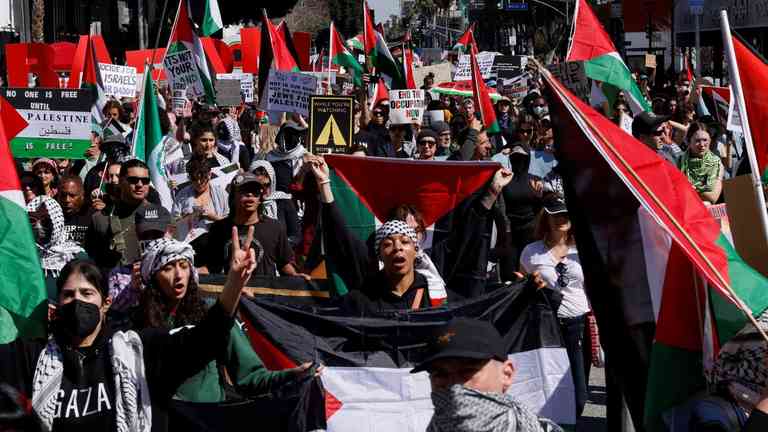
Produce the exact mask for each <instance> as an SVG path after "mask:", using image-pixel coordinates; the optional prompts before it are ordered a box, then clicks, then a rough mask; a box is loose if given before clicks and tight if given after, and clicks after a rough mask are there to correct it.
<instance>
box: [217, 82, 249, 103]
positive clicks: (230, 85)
mask: <svg viewBox="0 0 768 432" xmlns="http://www.w3.org/2000/svg"><path fill="white" fill-rule="evenodd" d="M215 88H216V105H218V106H220V107H228V106H240V104H241V103H242V102H243V98H242V96H241V94H240V80H236V79H224V80H216V85H215Z"/></svg>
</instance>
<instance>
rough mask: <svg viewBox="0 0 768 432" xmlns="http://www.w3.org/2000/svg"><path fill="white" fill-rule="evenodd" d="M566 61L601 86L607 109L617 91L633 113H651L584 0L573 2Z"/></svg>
mask: <svg viewBox="0 0 768 432" xmlns="http://www.w3.org/2000/svg"><path fill="white" fill-rule="evenodd" d="M566 61H583V62H584V70H585V72H586V74H587V76H588V77H589V78H592V79H593V80H596V81H600V82H602V83H603V85H602V91H603V92H604V93H605V96H606V97H607V98H608V101H609V103H610V105H611V106H613V103H614V101H615V100H616V95H617V94H618V92H619V91H623V92H624V95H625V97H626V99H627V102H628V103H629V104H630V108H631V109H632V112H633V113H635V114H639V113H641V112H643V111H650V110H651V106H650V105H649V104H648V101H647V100H645V98H644V97H643V95H642V93H640V88H639V87H637V83H636V82H635V80H634V79H633V78H632V73H631V72H630V71H629V68H628V67H627V65H626V64H624V61H623V60H622V59H621V56H619V53H618V51H616V47H614V46H613V42H611V38H610V37H609V36H608V33H606V32H605V29H604V28H603V25H602V24H600V21H599V20H598V19H597V17H596V16H595V13H594V12H593V11H592V8H591V7H590V6H589V4H588V3H587V1H586V0H578V1H577V2H576V9H575V11H574V19H573V30H572V32H571V44H570V45H569V46H568V54H567V56H566Z"/></svg>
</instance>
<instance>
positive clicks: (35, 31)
mask: <svg viewBox="0 0 768 432" xmlns="http://www.w3.org/2000/svg"><path fill="white" fill-rule="evenodd" d="M44 22H45V1H44V0H34V2H33V3H32V42H39V43H43V42H45V34H44V32H43V23H44Z"/></svg>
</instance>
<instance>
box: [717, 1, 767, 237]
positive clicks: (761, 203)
mask: <svg viewBox="0 0 768 432" xmlns="http://www.w3.org/2000/svg"><path fill="white" fill-rule="evenodd" d="M720 30H721V32H722V35H723V47H724V48H725V52H726V55H727V56H728V72H729V73H730V77H731V88H732V89H733V91H732V92H731V97H735V98H736V99H735V100H736V103H737V104H738V105H737V106H738V108H739V114H740V115H739V117H740V119H741V129H742V132H743V133H744V140H745V141H746V146H745V147H746V148H747V159H748V160H749V166H750V168H752V186H753V187H754V188H755V193H756V195H757V206H758V210H759V212H760V221H761V222H762V225H763V226H762V228H763V229H762V233H763V241H764V242H767V243H768V213H766V206H765V193H764V191H763V182H762V180H761V178H760V174H761V173H760V167H759V165H758V164H757V157H756V156H755V142H754V141H753V140H752V129H751V128H750V127H749V113H748V112H747V104H746V103H745V101H744V92H743V89H742V88H741V73H740V71H739V65H738V63H737V62H736V52H735V51H734V48H733V39H731V26H730V24H729V22H728V12H727V11H725V10H721V11H720Z"/></svg>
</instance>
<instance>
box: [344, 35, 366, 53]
mask: <svg viewBox="0 0 768 432" xmlns="http://www.w3.org/2000/svg"><path fill="white" fill-rule="evenodd" d="M347 46H348V47H349V49H352V50H359V51H365V46H363V35H362V34H359V35H357V36H355V37H353V38H350V39H347Z"/></svg>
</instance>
